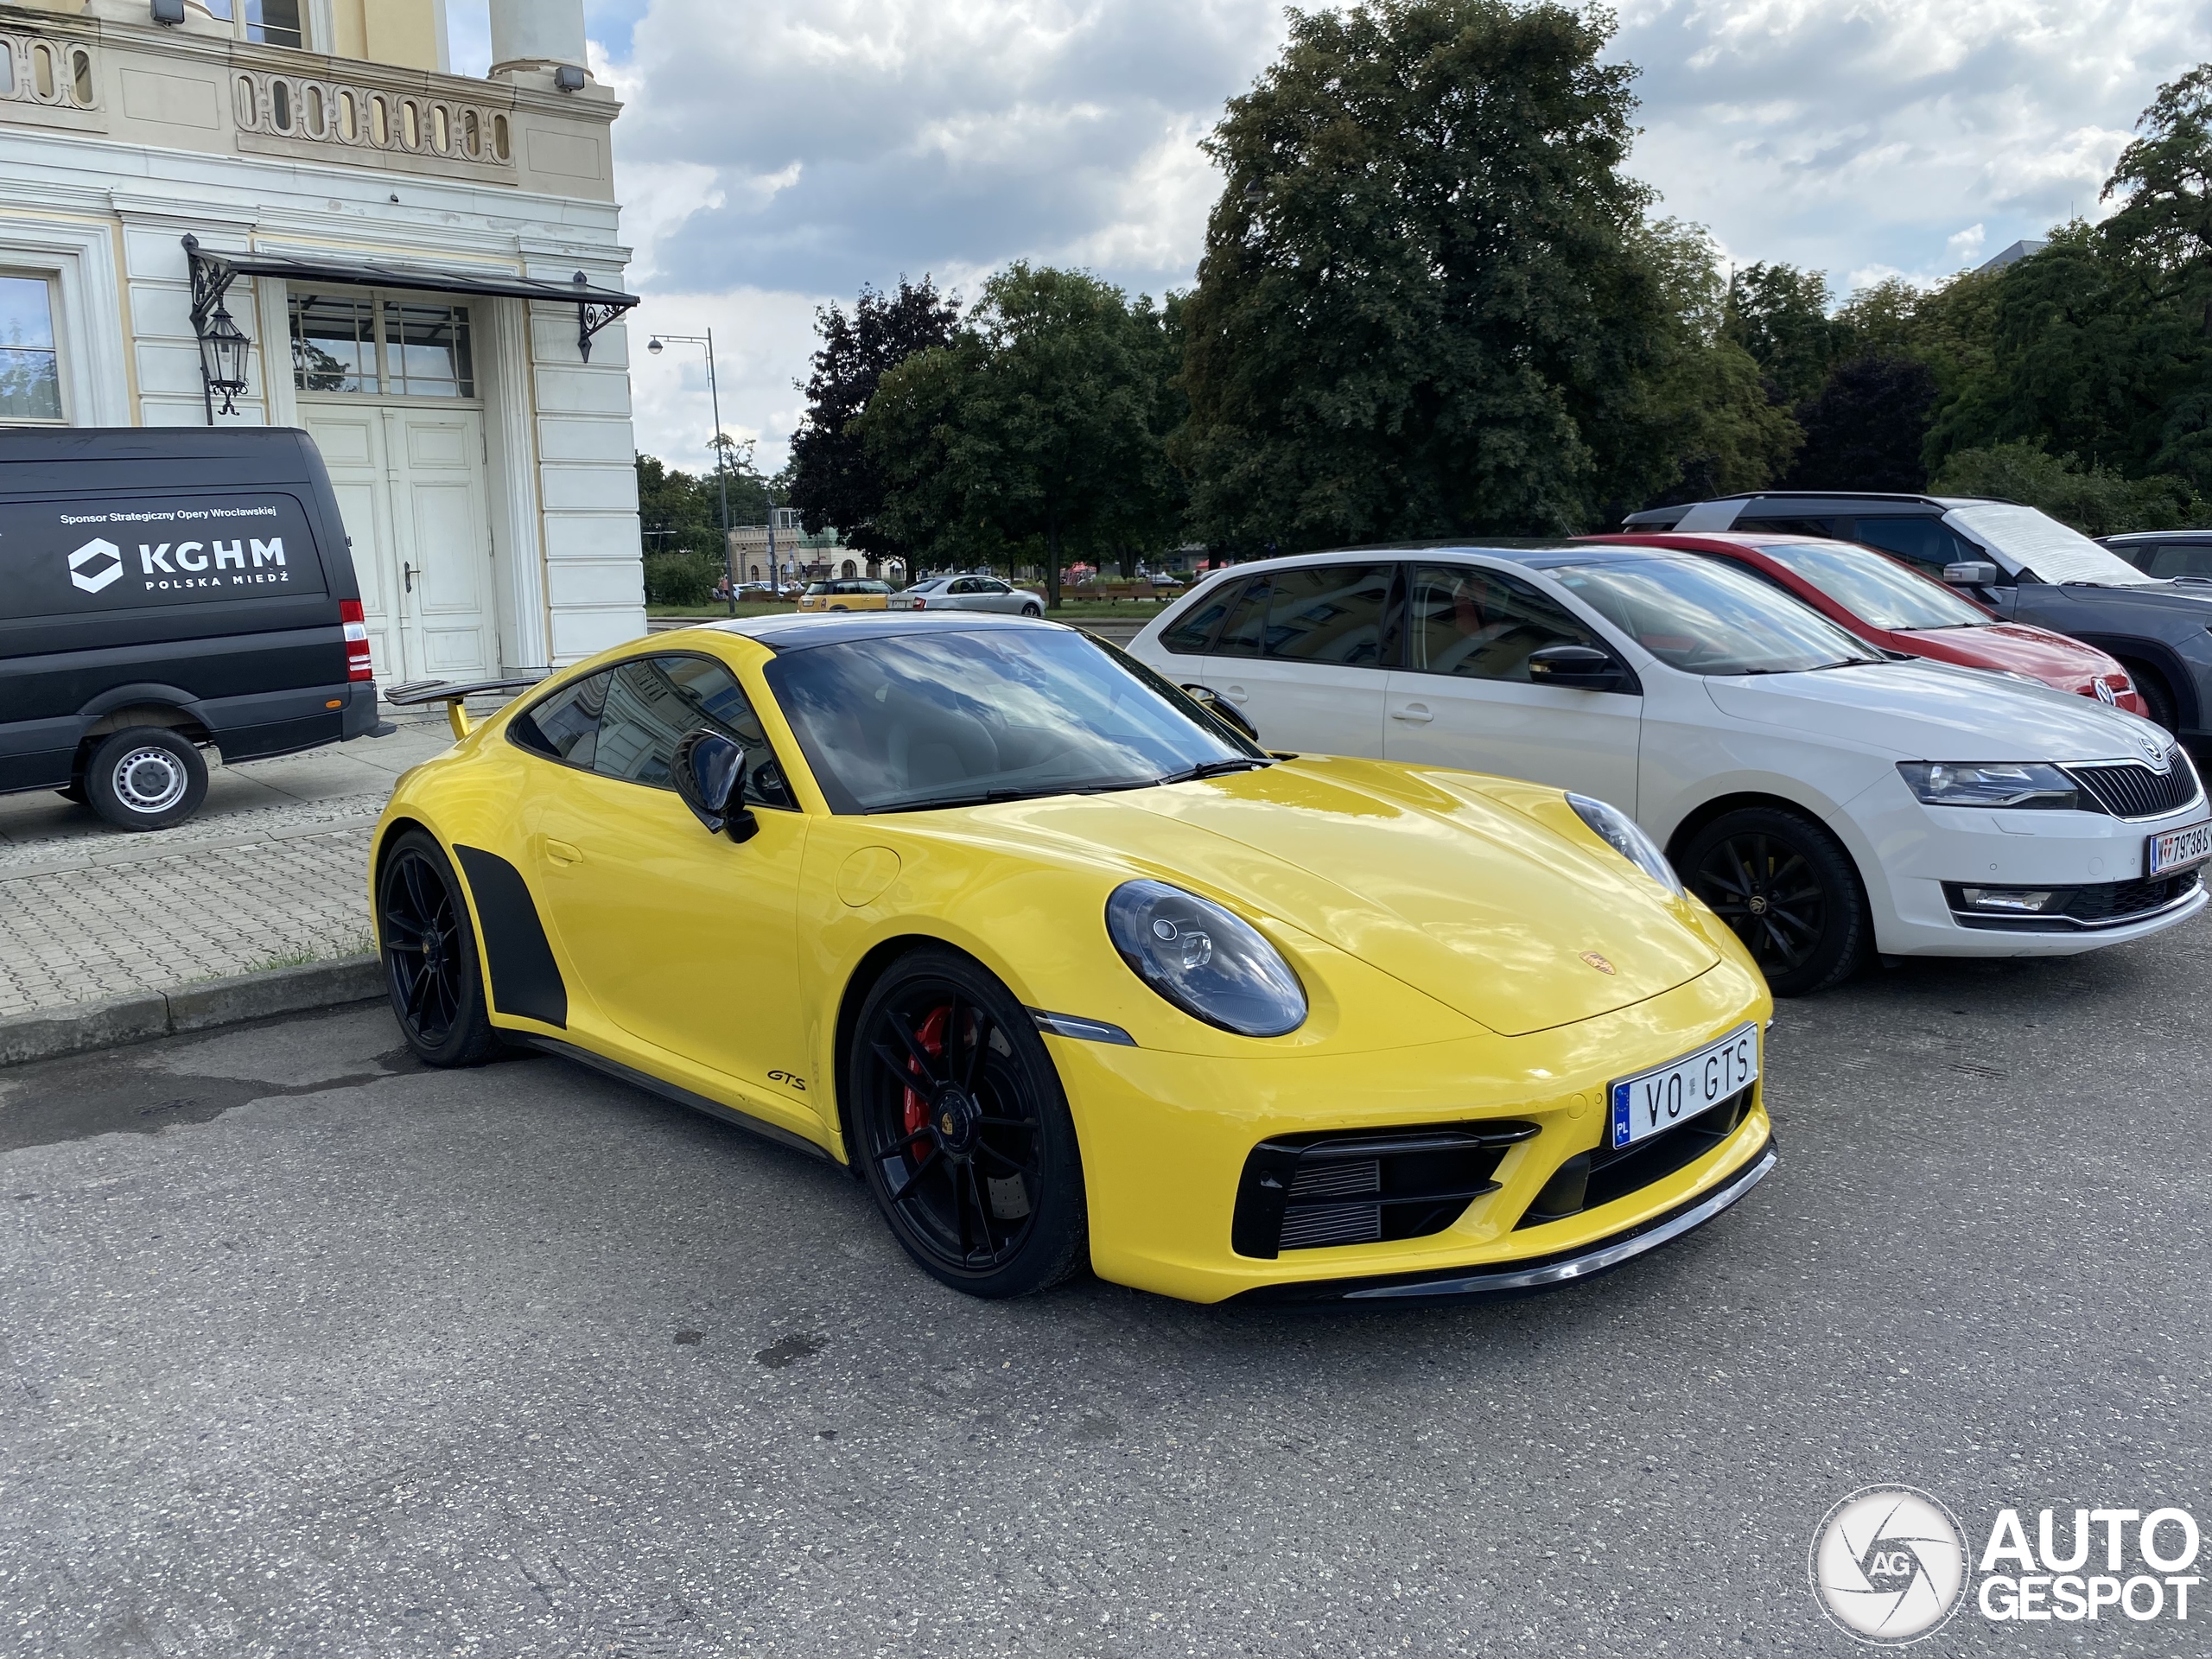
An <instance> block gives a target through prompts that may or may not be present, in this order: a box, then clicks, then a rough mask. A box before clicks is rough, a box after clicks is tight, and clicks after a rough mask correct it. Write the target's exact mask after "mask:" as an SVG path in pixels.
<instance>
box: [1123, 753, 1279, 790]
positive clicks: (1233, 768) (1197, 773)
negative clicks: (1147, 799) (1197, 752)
mask: <svg viewBox="0 0 2212 1659" xmlns="http://www.w3.org/2000/svg"><path fill="white" fill-rule="evenodd" d="M1273 765H1274V761H1272V760H1257V759H1255V758H1254V757H1253V756H1250V755H1238V756H1237V757H1236V759H1235V760H1201V761H1200V762H1199V763H1198V765H1197V766H1185V767H1184V768H1183V770H1182V771H1180V772H1169V773H1168V774H1167V775H1166V777H1164V778H1155V779H1153V780H1152V781H1153V782H1154V783H1155V784H1194V783H1196V782H1198V779H1201V778H1218V777H1220V776H1221V775H1222V774H1223V773H1224V772H1256V771H1258V770H1259V769H1260V768H1261V767H1262V766H1273Z"/></svg>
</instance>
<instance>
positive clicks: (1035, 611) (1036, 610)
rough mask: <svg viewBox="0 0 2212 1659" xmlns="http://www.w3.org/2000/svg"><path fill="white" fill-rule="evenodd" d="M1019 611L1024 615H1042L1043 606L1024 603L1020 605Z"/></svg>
mask: <svg viewBox="0 0 2212 1659" xmlns="http://www.w3.org/2000/svg"><path fill="white" fill-rule="evenodd" d="M1021 613H1022V614H1023V615H1024V616H1042V615H1044V614H1045V607H1043V606H1042V605H1025V606H1023V607H1021Z"/></svg>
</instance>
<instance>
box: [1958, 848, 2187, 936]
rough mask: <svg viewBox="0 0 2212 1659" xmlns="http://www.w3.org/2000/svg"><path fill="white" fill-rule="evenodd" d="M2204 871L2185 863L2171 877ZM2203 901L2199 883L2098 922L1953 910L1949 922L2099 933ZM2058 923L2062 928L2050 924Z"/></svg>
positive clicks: (1974, 929)
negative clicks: (2161, 900) (2177, 895)
mask: <svg viewBox="0 0 2212 1659" xmlns="http://www.w3.org/2000/svg"><path fill="white" fill-rule="evenodd" d="M2203 868H2205V867H2204V866H2203V865H2202V864H2187V865H2183V867H2182V868H2180V869H2178V870H2177V871H2175V872H2174V874H2177V875H2187V874H2190V872H2191V871H2196V870H2202V869H2203ZM2159 879H2162V878H2158V877H2153V876H2147V875H2146V876H2145V877H2143V878H2142V880H2145V881H2150V880H2159ZM1960 885H1961V886H1963V885H1965V884H1964V883H1961V884H1960ZM2204 898H2205V887H2204V884H2203V882H2202V881H2201V880H2200V881H2199V882H2198V883H2197V884H2196V886H2195V887H2191V888H2190V890H2189V891H2188V892H2187V893H2183V894H2182V896H2181V897H2180V898H2178V899H2167V900H2166V902H2165V903H2164V904H2163V905H2160V906H2158V908H2157V909H2156V910H2139V911H2135V912H2132V913H2130V914H2128V915H2126V916H2113V917H2109V918H2107V919H2105V920H2104V921H2101V922H2085V921H2083V920H2082V918H2080V917H2078V916H2032V915H2031V916H2007V915H2005V914H2004V913H2002V912H1998V911H1990V910H1955V911H1953V912H1951V919H1952V920H1953V921H1955V922H1956V923H1957V924H1958V925H1960V926H1961V927H1962V928H1964V929H1965V930H1966V931H1967V932H1969V933H2043V934H2052V933H2102V932H2105V931H2108V930H2110V929H2112V928H2115V927H2136V926H2139V925H2141V924H2143V923H2145V922H2155V921H2157V920H2158V918H2160V917H2161V916H2171V914H2173V912H2176V911H2177V910H2180V909H2183V907H2185V906H2190V905H2194V904H2202V903H2203V902H2204ZM2061 923H2063V926H2061V925H2054V924H2061Z"/></svg>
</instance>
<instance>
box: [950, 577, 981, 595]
mask: <svg viewBox="0 0 2212 1659" xmlns="http://www.w3.org/2000/svg"><path fill="white" fill-rule="evenodd" d="M945 591H946V592H948V593H954V594H972V593H974V592H975V591H976V578H975V577H973V576H963V577H961V578H960V580H959V581H957V582H954V583H953V584H952V586H951V587H950V588H947V589H946V590H945Z"/></svg>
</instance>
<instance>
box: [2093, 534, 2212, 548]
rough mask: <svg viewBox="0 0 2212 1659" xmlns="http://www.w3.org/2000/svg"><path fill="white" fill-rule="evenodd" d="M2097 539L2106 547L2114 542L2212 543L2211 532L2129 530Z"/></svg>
mask: <svg viewBox="0 0 2212 1659" xmlns="http://www.w3.org/2000/svg"><path fill="white" fill-rule="evenodd" d="M2097 539H2098V540H2099V541H2101V542H2102V543H2105V544H2106V545H2107V546H2110V545H2111V544H2112V543H2114V542H2186V543H2197V542H2212V530H2129V531H2121V532H2120V534H2119V535H2117V536H2100V537H2097Z"/></svg>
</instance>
